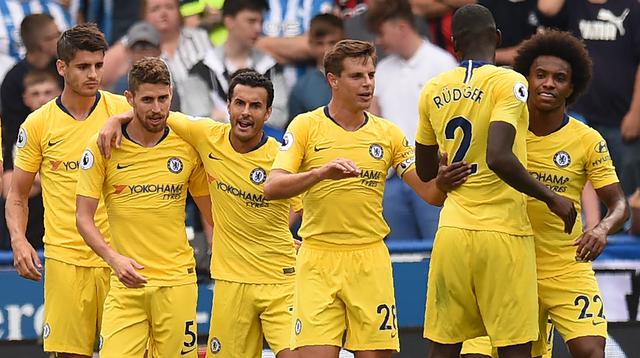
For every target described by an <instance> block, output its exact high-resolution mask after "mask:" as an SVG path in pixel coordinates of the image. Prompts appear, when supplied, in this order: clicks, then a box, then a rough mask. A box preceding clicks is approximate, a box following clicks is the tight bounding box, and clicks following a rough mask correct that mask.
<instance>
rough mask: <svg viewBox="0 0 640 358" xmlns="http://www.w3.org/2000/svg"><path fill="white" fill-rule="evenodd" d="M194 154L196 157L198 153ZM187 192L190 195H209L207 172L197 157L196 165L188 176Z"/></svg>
mask: <svg viewBox="0 0 640 358" xmlns="http://www.w3.org/2000/svg"><path fill="white" fill-rule="evenodd" d="M194 155H195V156H196V157H197V155H198V154H197V153H194ZM189 192H190V193H191V196H194V197H198V196H205V195H209V186H208V184H207V174H206V172H205V170H204V165H203V164H202V162H201V161H200V158H197V161H196V165H195V167H194V168H193V171H192V172H191V176H190V177H189Z"/></svg>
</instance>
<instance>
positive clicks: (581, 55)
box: [513, 30, 592, 104]
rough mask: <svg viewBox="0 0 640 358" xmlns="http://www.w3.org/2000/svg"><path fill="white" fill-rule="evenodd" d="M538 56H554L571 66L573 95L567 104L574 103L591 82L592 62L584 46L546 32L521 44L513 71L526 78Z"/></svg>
mask: <svg viewBox="0 0 640 358" xmlns="http://www.w3.org/2000/svg"><path fill="white" fill-rule="evenodd" d="M540 56H553V57H558V58H561V59H563V60H564V61H567V62H568V63H569V65H570V66H571V84H572V85H573V93H571V96H569V97H568V98H567V104H570V103H573V101H575V100H576V99H577V98H578V97H580V95H582V93H583V92H584V91H585V89H586V88H587V86H588V84H589V81H591V68H592V62H591V57H590V56H589V52H588V51H587V48H586V47H585V45H584V43H583V42H582V41H580V40H579V39H577V38H576V37H575V36H573V35H572V34H571V33H569V32H565V31H558V30H547V31H545V32H543V33H539V34H535V35H533V36H531V38H530V39H528V40H526V41H524V42H523V43H522V46H521V47H520V49H519V50H518V55H517V56H516V58H515V61H514V62H515V63H514V66H513V67H514V70H516V71H518V72H520V73H521V74H522V75H523V76H525V77H528V76H529V71H530V70H531V65H532V64H533V61H535V60H536V58H538V57H540Z"/></svg>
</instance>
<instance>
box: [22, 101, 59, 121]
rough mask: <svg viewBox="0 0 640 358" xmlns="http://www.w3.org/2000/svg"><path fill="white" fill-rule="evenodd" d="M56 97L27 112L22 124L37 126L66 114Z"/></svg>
mask: <svg viewBox="0 0 640 358" xmlns="http://www.w3.org/2000/svg"><path fill="white" fill-rule="evenodd" d="M56 100H57V97H56V98H54V99H52V100H51V101H49V102H47V103H45V104H44V105H42V106H41V107H40V108H38V109H36V110H35V111H33V112H31V113H29V115H28V116H27V118H26V119H25V121H24V123H23V126H38V125H44V124H47V123H50V122H53V121H55V120H56V119H58V118H59V117H60V116H61V115H66V114H65V113H64V112H63V111H62V110H61V109H60V108H59V106H58V104H57V103H56Z"/></svg>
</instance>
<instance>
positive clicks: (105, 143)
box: [97, 110, 133, 159]
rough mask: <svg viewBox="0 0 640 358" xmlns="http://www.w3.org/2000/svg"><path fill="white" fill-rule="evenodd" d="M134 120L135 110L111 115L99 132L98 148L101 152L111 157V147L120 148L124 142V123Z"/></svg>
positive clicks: (106, 156)
mask: <svg viewBox="0 0 640 358" xmlns="http://www.w3.org/2000/svg"><path fill="white" fill-rule="evenodd" d="M131 120H133V110H130V111H127V112H124V113H120V114H116V115H114V116H111V117H109V118H108V119H107V120H106V121H105V123H104V125H103V126H102V128H101V129H100V132H99V133H98V140H97V144H98V148H99V149H100V153H102V155H103V156H104V157H105V158H107V159H109V158H111V148H113V147H115V148H120V144H121V143H122V125H123V124H126V123H129V122H131Z"/></svg>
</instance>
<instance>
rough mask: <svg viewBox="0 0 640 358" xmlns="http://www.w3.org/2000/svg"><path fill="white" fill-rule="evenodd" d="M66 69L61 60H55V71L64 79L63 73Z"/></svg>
mask: <svg viewBox="0 0 640 358" xmlns="http://www.w3.org/2000/svg"><path fill="white" fill-rule="evenodd" d="M66 69H67V64H66V63H65V62H64V61H62V60H61V59H57V60H56V70H57V71H58V74H59V75H60V76H62V77H64V72H65V70H66Z"/></svg>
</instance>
